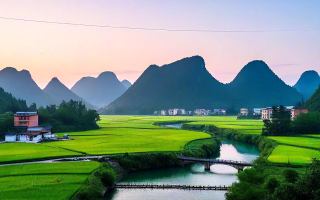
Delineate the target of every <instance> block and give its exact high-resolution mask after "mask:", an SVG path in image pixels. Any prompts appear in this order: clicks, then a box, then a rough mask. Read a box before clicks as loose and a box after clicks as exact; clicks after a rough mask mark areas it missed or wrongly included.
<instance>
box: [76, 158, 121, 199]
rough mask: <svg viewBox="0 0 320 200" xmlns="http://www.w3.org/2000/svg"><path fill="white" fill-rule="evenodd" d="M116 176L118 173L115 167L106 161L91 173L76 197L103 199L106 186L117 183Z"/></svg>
mask: <svg viewBox="0 0 320 200" xmlns="http://www.w3.org/2000/svg"><path fill="white" fill-rule="evenodd" d="M116 177H117V173H116V170H115V168H114V167H113V166H112V165H111V164H109V163H104V164H103V165H102V166H101V167H99V168H98V169H97V170H96V171H95V172H94V173H92V174H91V176H90V178H89V179H88V181H87V183H86V184H84V185H83V186H82V187H81V188H80V190H79V192H78V193H77V195H76V196H75V199H79V200H87V199H88V200H95V199H101V198H102V196H103V192H104V189H105V187H107V188H108V187H111V186H112V185H113V184H114V183H115V181H116Z"/></svg>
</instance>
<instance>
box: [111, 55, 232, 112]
mask: <svg viewBox="0 0 320 200" xmlns="http://www.w3.org/2000/svg"><path fill="white" fill-rule="evenodd" d="M228 100H230V97H229V96H228V94H227V91H226V90H225V85H224V84H222V83H220V82H218V81H217V80H216V79H215V78H213V77H212V76H211V74H210V73H209V72H208V71H207V70H206V68H205V63H204V60H203V58H202V57H200V56H193V57H190V58H184V59H182V60H179V61H176V62H173V63H171V64H168V65H164V66H162V67H159V66H157V65H151V66H149V67H148V68H147V69H146V70H145V71H144V72H143V74H142V75H141V76H140V77H139V79H138V80H137V81H136V82H135V83H134V84H133V85H132V86H131V87H130V88H129V89H128V90H127V91H126V92H125V93H124V94H123V95H122V96H121V97H120V98H118V99H117V100H116V101H114V102H112V103H111V104H110V105H109V106H107V108H106V109H107V110H106V113H109V114H112V113H116V114H150V113H152V112H153V111H154V110H161V109H169V108H175V107H177V108H185V109H194V108H196V107H198V108H209V107H212V105H214V104H216V105H219V104H221V106H222V107H225V105H226V101H228Z"/></svg>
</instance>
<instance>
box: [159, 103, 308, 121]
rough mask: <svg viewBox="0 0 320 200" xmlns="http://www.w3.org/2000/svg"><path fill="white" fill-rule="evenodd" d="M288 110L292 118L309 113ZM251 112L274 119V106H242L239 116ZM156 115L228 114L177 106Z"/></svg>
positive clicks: (306, 110) (299, 110)
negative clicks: (250, 107)
mask: <svg viewBox="0 0 320 200" xmlns="http://www.w3.org/2000/svg"><path fill="white" fill-rule="evenodd" d="M285 109H286V111H289V112H290V113H291V119H294V118H296V117H297V116H298V115H299V114H301V113H307V112H308V109H301V108H296V107H294V106H285ZM249 114H252V115H254V116H257V117H258V118H259V119H262V120H263V119H268V120H271V119H272V117H271V116H272V107H267V108H252V109H249V108H241V109H240V112H239V114H238V115H239V116H248V115H249ZM154 115H162V116H181V115H182V116H183V115H186V116H188V115H189V116H192V115H197V116H209V115H227V110H226V109H214V110H213V111H211V110H206V109H196V110H194V111H186V110H185V109H180V108H175V109H169V110H161V111H155V112H154Z"/></svg>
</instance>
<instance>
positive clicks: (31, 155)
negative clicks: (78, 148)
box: [0, 143, 82, 162]
mask: <svg viewBox="0 0 320 200" xmlns="http://www.w3.org/2000/svg"><path fill="white" fill-rule="evenodd" d="M79 155H82V154H80V153H77V152H72V151H68V150H65V149H61V148H56V147H50V146H46V145H43V144H29V143H3V144H0V162H7V161H18V160H29V159H41V158H48V157H57V156H79Z"/></svg>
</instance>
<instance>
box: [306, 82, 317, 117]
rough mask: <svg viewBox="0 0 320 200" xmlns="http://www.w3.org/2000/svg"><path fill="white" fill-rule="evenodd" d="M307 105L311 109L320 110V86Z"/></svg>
mask: <svg viewBox="0 0 320 200" xmlns="http://www.w3.org/2000/svg"><path fill="white" fill-rule="evenodd" d="M304 106H305V107H307V108H308V109H309V110H310V111H315V112H320V86H319V88H318V89H317V90H316V92H315V93H314V94H313V95H312V96H311V97H310V98H309V99H308V100H307V101H306V103H305V105H304Z"/></svg>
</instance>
